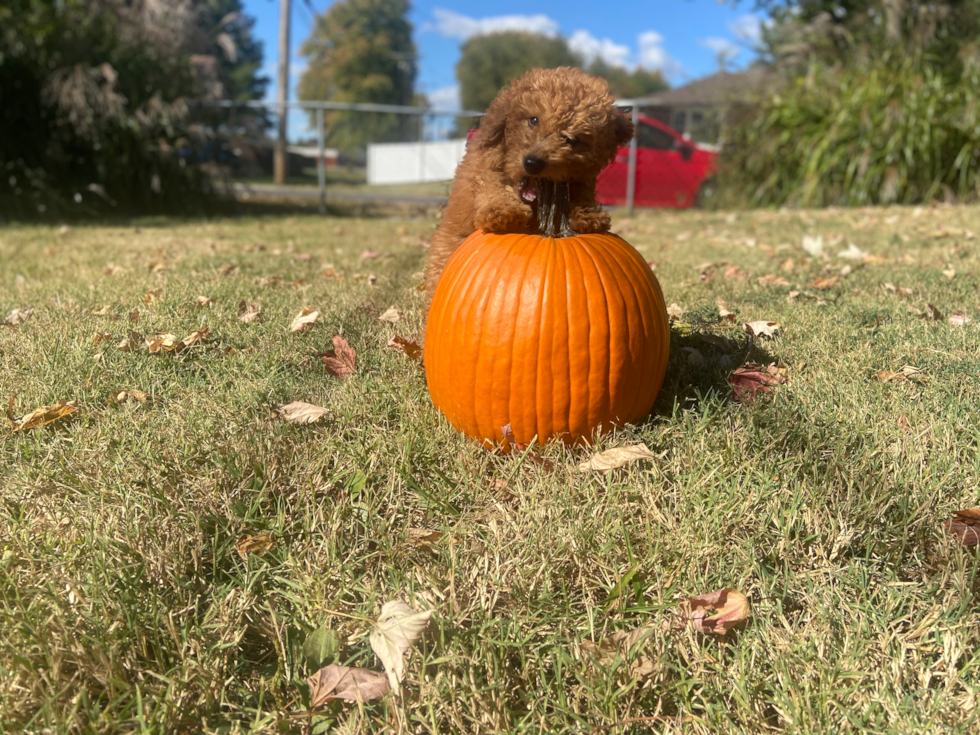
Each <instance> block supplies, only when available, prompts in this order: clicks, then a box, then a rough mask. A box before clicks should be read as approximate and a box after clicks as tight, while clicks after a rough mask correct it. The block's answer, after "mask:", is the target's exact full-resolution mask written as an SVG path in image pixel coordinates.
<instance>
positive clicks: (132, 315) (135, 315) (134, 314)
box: [129, 309, 140, 324]
mask: <svg viewBox="0 0 980 735" xmlns="http://www.w3.org/2000/svg"><path fill="white" fill-rule="evenodd" d="M139 320H140V313H139V310H138V309H134V310H133V311H131V312H129V321H130V322H132V323H134V324H135V323H136V322H138V321H139Z"/></svg>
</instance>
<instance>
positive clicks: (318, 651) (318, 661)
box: [303, 625, 388, 683]
mask: <svg viewBox="0 0 980 735" xmlns="http://www.w3.org/2000/svg"><path fill="white" fill-rule="evenodd" d="M338 653H340V635H339V634H338V633H337V631H335V630H331V629H330V628H328V627H327V626H325V625H324V626H323V627H320V628H317V629H316V630H314V631H313V632H312V633H310V634H309V635H308V636H306V640H305V641H303V658H305V659H306V665H307V666H308V667H309V668H310V669H314V670H315V669H319V668H320V667H322V666H324V665H326V664H327V662H328V661H332V660H334V659H335V658H337V654H338ZM387 681H388V680H387V679H385V682H386V683H387Z"/></svg>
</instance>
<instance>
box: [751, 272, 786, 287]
mask: <svg viewBox="0 0 980 735" xmlns="http://www.w3.org/2000/svg"><path fill="white" fill-rule="evenodd" d="M757 283H758V284H759V285H760V286H789V281H787V280H786V279H785V278H783V277H782V276H775V275H772V274H771V273H770V274H769V275H765V276H762V277H761V278H759V279H758V281H757Z"/></svg>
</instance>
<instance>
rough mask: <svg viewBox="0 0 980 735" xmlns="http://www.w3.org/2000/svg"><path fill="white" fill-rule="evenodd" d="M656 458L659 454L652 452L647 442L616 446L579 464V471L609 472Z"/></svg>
mask: <svg viewBox="0 0 980 735" xmlns="http://www.w3.org/2000/svg"><path fill="white" fill-rule="evenodd" d="M656 458H657V455H656V454H654V453H653V452H651V451H650V450H649V449H648V448H647V446H646V444H633V445H632V446H629V447H616V448H614V449H607V450H606V451H605V452H600V453H599V454H596V455H595V456H593V457H592V458H591V459H589V460H588V461H587V462H582V464H580V465H579V466H578V471H579V472H609V471H610V470H615V469H618V468H620V467H625V466H626V465H628V464H632V463H633V462H640V461H642V460H649V459H656Z"/></svg>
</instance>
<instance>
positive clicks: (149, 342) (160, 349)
mask: <svg viewBox="0 0 980 735" xmlns="http://www.w3.org/2000/svg"><path fill="white" fill-rule="evenodd" d="M145 342H146V348H147V349H148V350H149V351H150V354H151V355H159V354H162V353H164V352H180V351H181V350H182V349H184V343H183V342H181V341H180V340H179V339H177V335H176V334H170V333H169V332H167V333H165V334H158V335H157V336H156V337H147V338H146V340H145Z"/></svg>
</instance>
